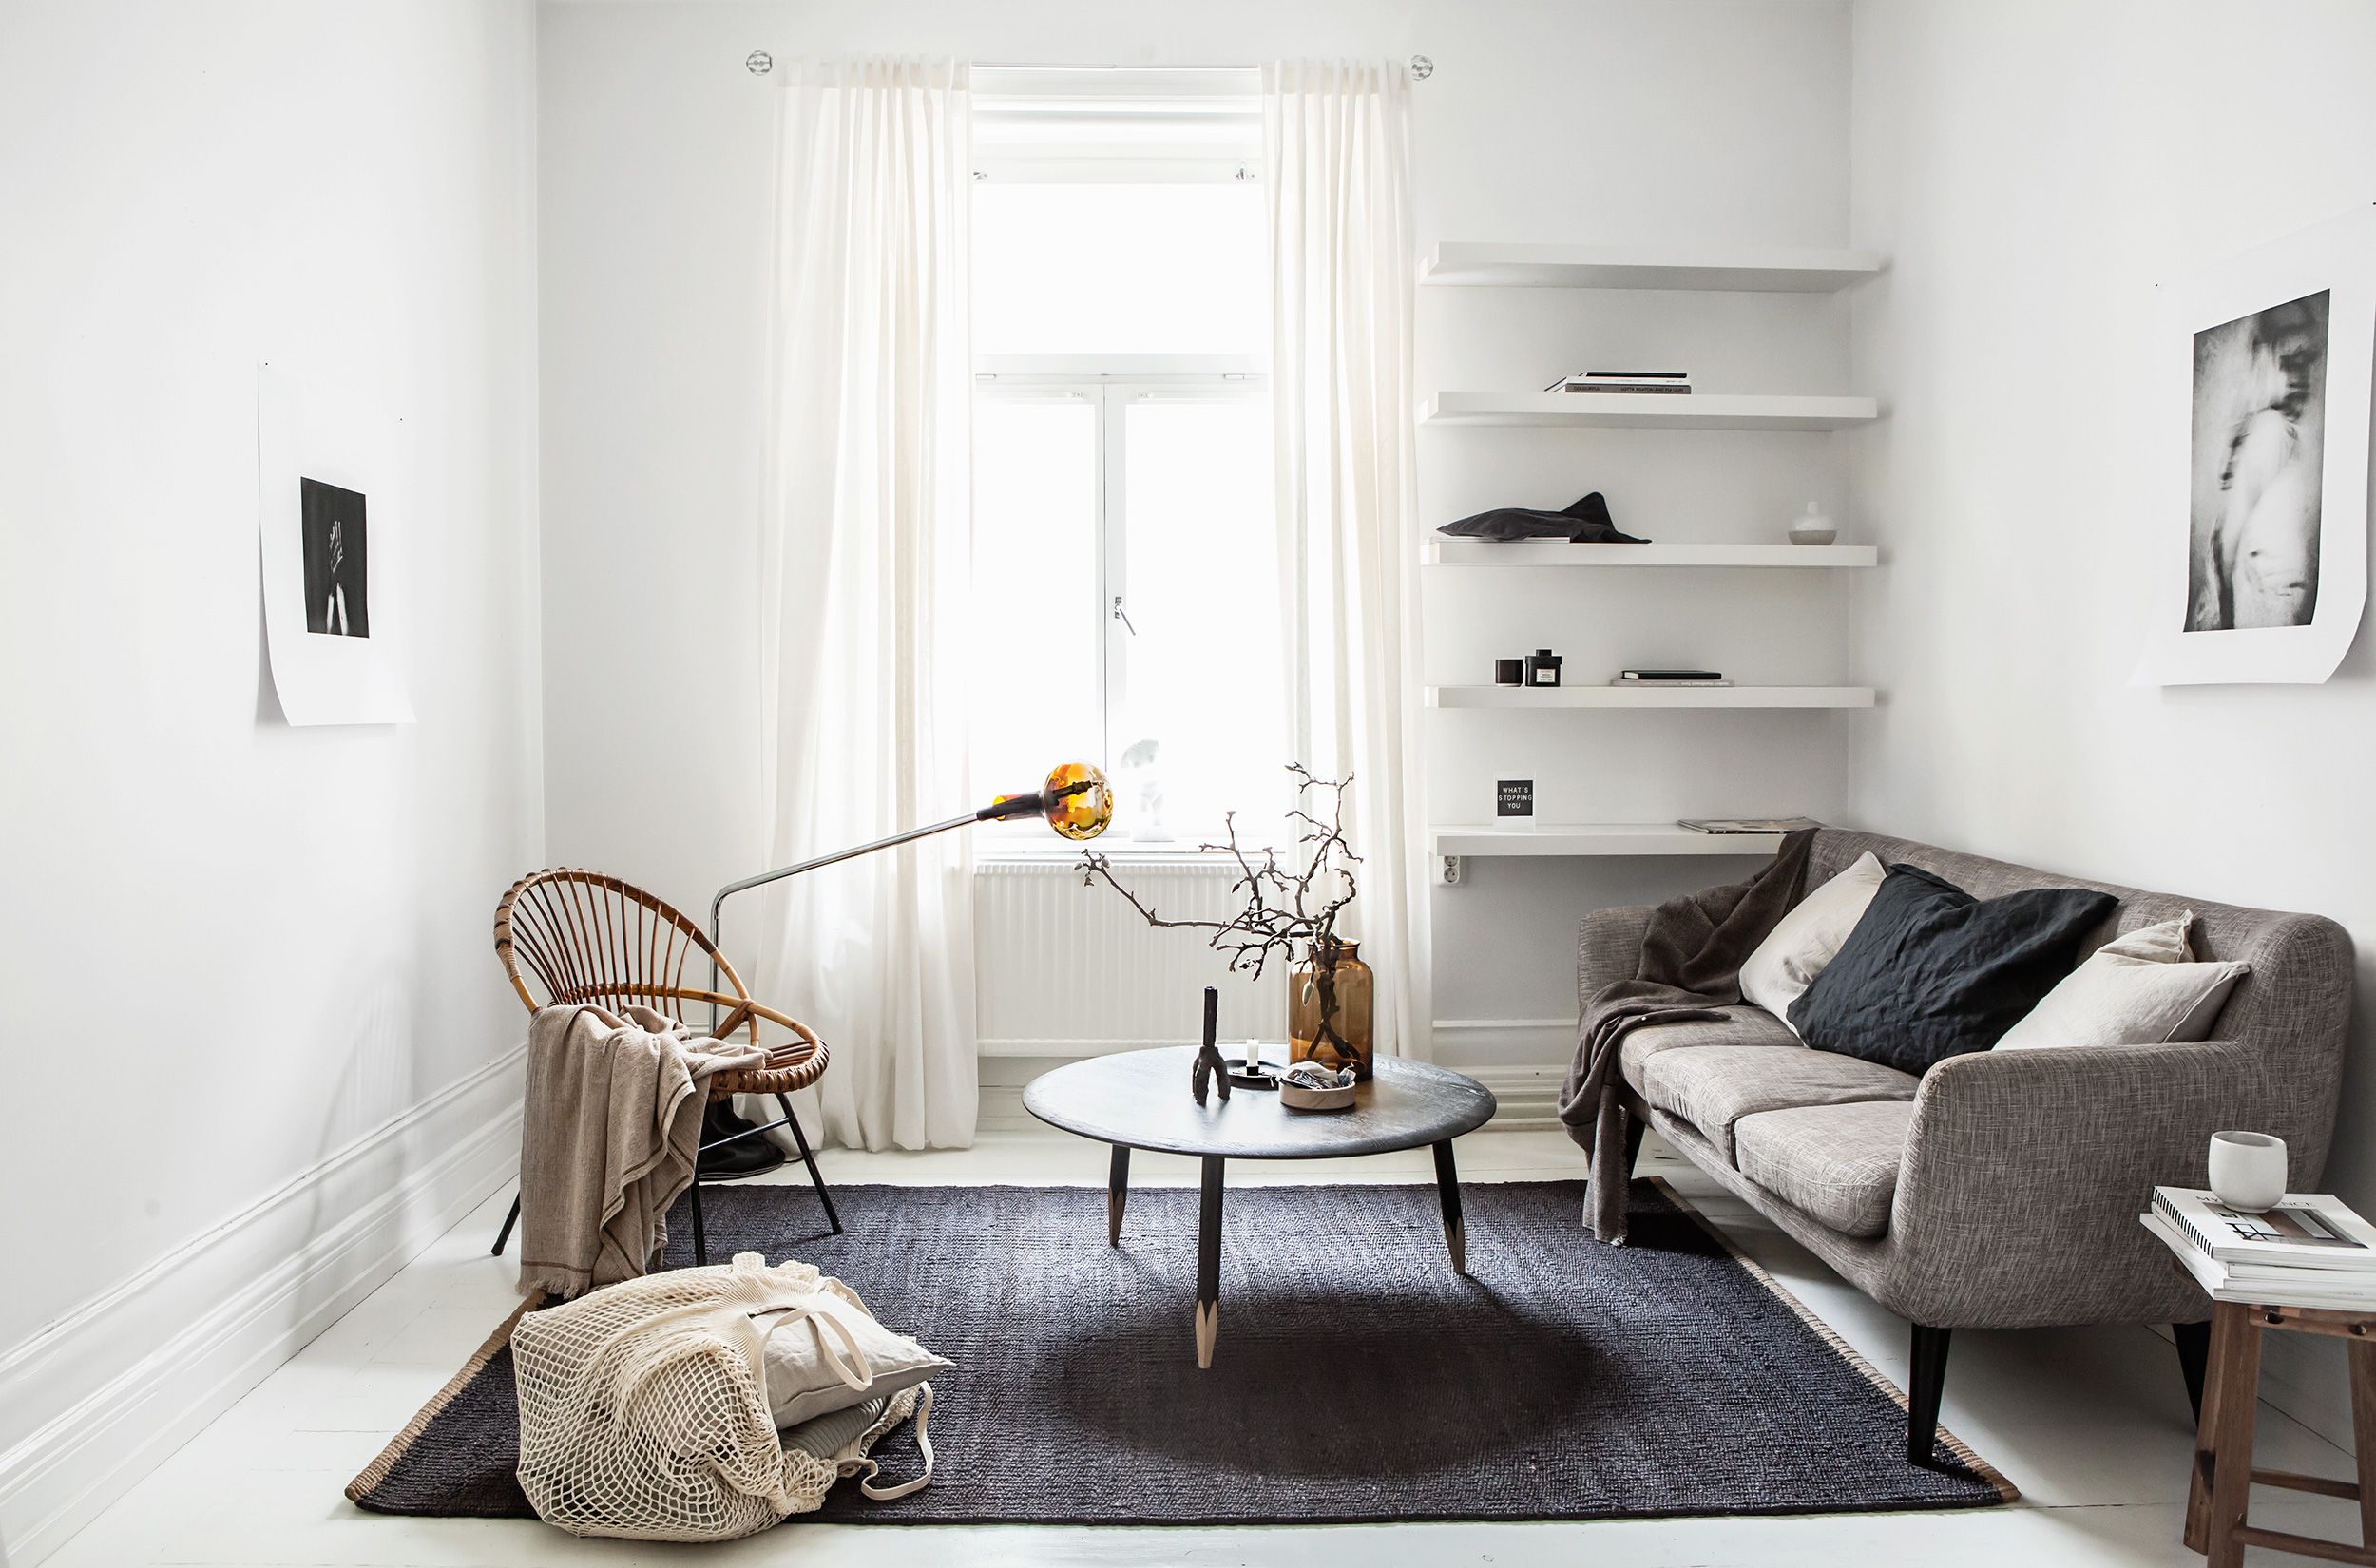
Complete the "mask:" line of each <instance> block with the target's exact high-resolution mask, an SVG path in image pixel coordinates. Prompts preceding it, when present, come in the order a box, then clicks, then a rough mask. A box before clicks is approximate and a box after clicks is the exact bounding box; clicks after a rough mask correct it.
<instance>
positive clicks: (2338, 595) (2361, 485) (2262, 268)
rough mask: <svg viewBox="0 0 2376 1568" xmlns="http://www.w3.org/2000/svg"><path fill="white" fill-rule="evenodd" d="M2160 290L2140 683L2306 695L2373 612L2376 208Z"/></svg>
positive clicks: (2142, 531)
mask: <svg viewBox="0 0 2376 1568" xmlns="http://www.w3.org/2000/svg"><path fill="white" fill-rule="evenodd" d="M2154 288H2155V294H2156V299H2157V304H2156V312H2155V316H2156V321H2155V328H2154V332H2153V335H2152V343H2151V346H2150V348H2148V349H2146V350H2145V352H2144V354H2142V355H2140V356H2139V357H2138V358H2137V359H2136V370H2137V372H2138V374H2137V375H2136V377H2135V378H2134V379H2133V380H2131V381H2128V382H2126V383H2125V384H2126V385H2128V386H2129V387H2131V388H2133V392H2134V395H2135V396H2136V398H2137V399H2139V400H2140V402H2141V406H2142V407H2144V408H2145V409H2146V410H2148V411H2149V412H2150V417H2149V419H2148V421H2147V422H2146V425H2145V426H2144V427H2142V429H2141V433H2142V437H2143V439H2142V441H2141V442H2140V444H2139V446H2138V448H2137V450H2136V461H2135V463H2134V464H2133V465H2132V466H2131V468H2132V471H2133V473H2134V476H2135V477H2134V485H2133V487H2131V488H2133V490H2134V501H2135V507H2136V513H2135V515H2136V519H2137V524H2138V526H2137V535H2136V536H2137V538H2138V539H2140V540H2146V541H2150V542H2151V543H2150V546H2149V547H2150V549H2151V552H2152V553H2151V555H2150V556H2147V557H2141V558H2140V559H2139V562H2138V564H2139V566H2140V568H2142V569H2141V570H2140V571H2139V572H2138V574H2137V581H2138V584H2139V592H2138V597H2139V601H2140V602H2139V606H2138V607H2139V612H2140V614H2139V629H2140V630H2141V631H2142V632H2143V634H2144V636H2143V639H2142V642H2143V646H2142V648H2141V649H2140V657H2139V658H2138V660H2137V665H2136V675H2135V676H2134V677H2133V678H2132V679H2133V681H2134V683H2135V684H2137V685H2140V686H2216V685H2239V684H2244V685H2249V684H2261V683H2290V684H2305V685H2314V684H2316V683H2317V682H2319V681H2321V680H2325V679H2328V677H2329V676H2331V675H2333V674H2334V673H2335V667H2336V666H2337V665H2338V664H2340V663H2342V661H2343V656H2344V654H2345V653H2346V652H2347V650H2348V649H2349V648H2350V646H2351V640H2352V638H2353V637H2354V636H2355V635H2356V634H2357V633H2358V631H2359V625H2360V615H2361V612H2362V611H2363V610H2364V609H2365V608H2366V604H2367V512H2368V497H2367V488H2368V472H2367V455H2368V410H2369V405H2370V402H2371V389H2376V202H2371V203H2366V204H2364V205H2361V206H2358V207H2355V208H2353V209H2352V210H2350V211H2349V212H2346V213H2343V214H2341V215H2339V216H2337V217H2335V218H2331V219H2329V220H2327V221H2326V222H2323V223H2314V224H2312V225H2311V226H2310V227H2309V228H2306V229H2298V230H2296V231H2294V232H2293V233H2291V234H2289V235H2285V236H2282V237H2280V238H2278V239H2271V240H2268V241H2266V242H2265V243H2262V244H2259V245H2255V246H2253V247H2252V248H2251V249H2250V250H2244V251H2238V252H2236V253H2235V254H2234V255H2232V256H2230V257H2228V258H2225V259H2223V260H2219V261H2214V262H2213V263H2212V264H2211V265H2209V266H2207V267H2203V268H2201V269H2199V270H2198V271H2195V272H2192V273H2188V274H2184V275H2182V276H2180V277H2173V278H2170V279H2168V280H2166V281H2164V282H2160V283H2156V285H2155V286H2154ZM2147 594H2150V595H2151V596H2152V597H2151V601H2150V603H2147V602H2145V596H2146V595H2147Z"/></svg>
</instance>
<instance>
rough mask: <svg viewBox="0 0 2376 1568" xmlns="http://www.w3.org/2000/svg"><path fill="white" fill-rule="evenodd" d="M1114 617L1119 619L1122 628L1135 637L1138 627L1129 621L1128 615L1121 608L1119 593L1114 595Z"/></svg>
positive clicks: (1137, 633)
mask: <svg viewBox="0 0 2376 1568" xmlns="http://www.w3.org/2000/svg"><path fill="white" fill-rule="evenodd" d="M1114 619H1115V620H1117V621H1121V623H1122V630H1124V631H1126V632H1128V633H1129V634H1130V635H1131V636H1133V637H1136V636H1138V635H1139V628H1138V627H1136V626H1134V625H1132V624H1131V623H1130V617H1129V615H1128V614H1127V613H1126V612H1124V610H1123V609H1122V596H1121V595H1120V594H1116V595H1115V596H1114Z"/></svg>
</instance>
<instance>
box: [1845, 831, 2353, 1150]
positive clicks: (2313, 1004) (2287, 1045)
mask: <svg viewBox="0 0 2376 1568" xmlns="http://www.w3.org/2000/svg"><path fill="white" fill-rule="evenodd" d="M1867 852H1870V853H1872V854H1876V855H1878V856H1880V857H1881V859H1882V861H1883V863H1884V864H1886V865H1891V866H1895V865H1899V864H1907V865H1914V866H1920V867H1922V868H1923V869H1924V870H1927V871H1935V872H1937V873H1938V874H1939V875H1941V876H1943V877H1945V878H1946V879H1947V880H1948V881H1949V882H1952V883H1954V884H1955V885H1956V886H1957V887H1959V888H1962V889H1964V890H1965V891H1966V892H1970V893H1973V894H1976V895H1977V896H1979V897H1982V898H1995V897H1998V896H2000V895H2001V894H2003V893H2010V892H2019V891H2021V890H2022V889H2024V888H2093V889H2097V890H2098V891H2099V892H2108V893H2110V894H2112V895H2113V896H2114V897H2115V898H2117V899H2118V900H2119V901H2120V903H2119V908H2118V909H2117V911H2116V912H2115V913H2114V914H2113V915H2112V916H2111V917H2110V918H2108V919H2106V920H2105V921H2104V922H2103V923H2102V924H2101V925H2100V926H2098V928H2097V929H2096V930H2095V931H2093V932H2091V933H2089V935H2088V936H2087V937H2086V938H2085V939H2084V940H2083V941H2082V943H2081V944H2080V947H2081V951H2082V956H2083V955H2084V954H2085V953H2088V952H2093V951H2094V950H2095V948H2096V947H2099V946H2101V945H2102V944H2103V943H2104V942H2106V941H2108V940H2110V939H2111V937H2112V936H2114V935H2115V934H2116V933H2117V932H2119V931H2130V930H2135V929H2136V928H2137V927H2140V926H2153V925H2158V924H2159V923H2161V922H2163V921H2165V920H2175V919H2178V918H2180V917H2181V916H2183V915H2185V914H2186V912H2187V911H2188V910H2190V909H2192V910H2193V911H2194V930H2193V938H2194V953H2195V956H2196V957H2197V958H2205V959H2232V960H2235V961H2237V962H2239V963H2243V964H2249V965H2251V973H2250V974H2247V975H2246V976H2245V977H2244V978H2243V979H2242V980H2240V981H2238V982H2237V983H2236V986H2235V988H2234V989H2233V990H2232V991H2231V992H2229V993H2228V1001H2227V1005H2226V1006H2224V1007H2223V1008H2221V1009H2220V1012H2219V1017H2218V1019H2217V1021H2216V1023H2215V1024H2214V1026H2213V1038H2214V1039H2218V1040H2234V1041H2242V1042H2247V1043H2249V1044H2251V1045H2252V1046H2254V1047H2255V1048H2256V1049H2259V1050H2262V1051H2265V1052H2267V1053H2268V1064H2267V1071H2268V1073H2269V1075H2270V1078H2269V1082H2268V1085H2267V1087H2268V1091H2269V1096H2270V1101H2271V1104H2272V1105H2275V1106H2278V1107H2282V1109H2281V1110H2280V1111H2279V1112H2278V1113H2277V1114H2276V1115H2274V1116H2273V1117H2272V1119H2271V1122H2270V1124H2269V1125H2268V1126H2266V1127H2263V1128H2261V1129H2259V1130H2260V1131H2263V1132H2270V1133H2274V1134H2276V1135H2277V1136H2278V1137H2280V1138H2284V1139H2285V1140H2286V1143H2287V1145H2288V1146H2289V1147H2290V1148H2291V1149H2292V1150H2293V1151H2294V1153H2295V1154H2296V1155H2297V1157H2300V1159H2301V1160H2302V1161H2303V1163H2302V1164H2300V1165H2297V1166H2296V1167H2295V1169H2296V1171H2297V1172H2299V1173H2302V1179H2303V1180H2305V1181H2314V1180H2315V1179H2316V1176H2317V1173H2318V1172H2320V1171H2321V1170H2323V1169H2324V1168H2325V1166H2326V1160H2327V1148H2328V1140H2329V1139H2330V1138H2331V1137H2332V1135H2333V1131H2334V1108H2335V1099H2336V1095H2337V1093H2338V1091H2339V1089H2340V1087H2341V1082H2342V1077H2343V1054H2344V1049H2345V1043H2346V1040H2347V1027H2348V1023H2349V1018H2350V1010H2351V942H2350V938H2349V937H2347V935H2345V934H2344V930H2343V927H2340V926H2338V925H2336V924H2335V923H2334V922H2333V921H2331V920H2328V919H2327V918H2326V917H2324V916H2322V915H2307V914H2289V913H2285V912H2282V911H2279V910H2274V909H2254V908H2244V907H2242V906H2239V905H2232V904H2215V903H2213V902H2211V901H2209V900H2207V899H2201V898H2189V897H2183V896H2179V895H2175V894H2171V893H2159V892H2147V891H2143V890H2140V889H2136V888H2126V887H2122V886H2120V885H2119V884H2117V883H2112V882H2097V881H2092V880H2090V879H2088V878H2085V877H2077V876H2066V875H2063V874H2061V873H2059V872H2053V871H2041V870H2037V869H2035V868H2033V867H2029V866H2022V865H2018V864H2016V863H2014V862H2012V861H2008V860H1991V859H1989V858H1988V857H1987V856H1985V855H1976V854H1965V853H1963V852H1962V851H1955V850H1943V849H1941V848H1939V847H1938V846H1937V845H1935V844H1925V843H1923V842H1922V841H1920V840H1919V839H1911V838H1893V837H1890V836H1888V835H1887V834H1885V833H1867V832H1854V831H1851V830H1849V829H1846V828H1826V829H1823V830H1822V831H1820V832H1817V833H1816V834H1815V842H1814V845H1813V848H1812V851H1811V854H1810V855H1809V859H1808V866H1807V885H1808V886H1809V887H1814V886H1816V885H1818V884H1819V883H1821V882H1822V881H1823V880H1824V879H1825V878H1827V877H1833V876H1837V875H1838V874H1839V873H1840V872H1842V871H1844V870H1848V868H1849V866H1850V865H1852V864H1854V863H1855V860H1856V857H1857V856H1858V855H1861V854H1865V853H1867Z"/></svg>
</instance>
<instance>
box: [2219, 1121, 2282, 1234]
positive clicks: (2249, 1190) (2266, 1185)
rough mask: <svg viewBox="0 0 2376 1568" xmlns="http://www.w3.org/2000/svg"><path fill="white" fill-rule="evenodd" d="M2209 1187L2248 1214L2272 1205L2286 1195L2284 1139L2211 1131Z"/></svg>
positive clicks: (2258, 1211) (2256, 1212)
mask: <svg viewBox="0 0 2376 1568" xmlns="http://www.w3.org/2000/svg"><path fill="white" fill-rule="evenodd" d="M2211 1190H2212V1191H2213V1193H2215V1194H2217V1195H2218V1197H2219V1201H2220V1202H2222V1203H2224V1204H2226V1205H2227V1206H2228V1207H2229V1208H2231V1209H2241V1210H2243V1211H2244V1212H2245V1213H2246V1214H2260V1213H2261V1212H2263V1211H2264V1210H2268V1209H2271V1208H2274V1207H2275V1206H2276V1204H2277V1201H2278V1200H2279V1199H2280V1198H2282V1197H2284V1196H2285V1195H2286V1140H2285V1139H2284V1138H2271V1136H2270V1135H2269V1134H2267V1133H2213V1134H2212V1135H2211Z"/></svg>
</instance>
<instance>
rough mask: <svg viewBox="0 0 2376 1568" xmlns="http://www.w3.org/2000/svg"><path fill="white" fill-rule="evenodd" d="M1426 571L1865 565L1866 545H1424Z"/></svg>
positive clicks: (1870, 556)
mask: <svg viewBox="0 0 2376 1568" xmlns="http://www.w3.org/2000/svg"><path fill="white" fill-rule="evenodd" d="M1420 559H1421V560H1423V561H1425V562H1426V563H1427V564H1428V565H1430V566H1869V565H1871V564H1873V563H1874V562H1875V560H1876V559H1878V552H1877V551H1875V549H1874V548H1873V546H1871V545H1658V544H1650V545H1571V544H1569V543H1568V542H1567V541H1566V540H1564V539H1513V540H1508V541H1505V542H1501V541H1495V540H1490V539H1444V538H1436V539H1431V540H1429V541H1428V543H1427V544H1426V545H1422V546H1421V554H1420Z"/></svg>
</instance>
